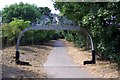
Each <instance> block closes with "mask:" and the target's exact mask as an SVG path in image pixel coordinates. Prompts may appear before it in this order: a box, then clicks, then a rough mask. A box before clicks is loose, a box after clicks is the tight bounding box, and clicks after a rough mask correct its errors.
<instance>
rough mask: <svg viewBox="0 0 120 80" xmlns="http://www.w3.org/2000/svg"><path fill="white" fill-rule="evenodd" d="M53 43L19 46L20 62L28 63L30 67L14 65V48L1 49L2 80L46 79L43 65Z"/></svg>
mask: <svg viewBox="0 0 120 80" xmlns="http://www.w3.org/2000/svg"><path fill="white" fill-rule="evenodd" d="M53 43H54V41H51V42H49V43H45V45H31V46H20V60H21V61H26V62H30V64H31V66H25V65H16V64H15V46H12V47H7V48H5V49H2V77H3V78H46V77H47V75H46V72H45V70H44V68H43V63H44V62H45V61H46V59H47V57H48V55H49V53H50V51H51V50H52V49H53V47H52V45H53Z"/></svg>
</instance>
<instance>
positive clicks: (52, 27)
mask: <svg viewBox="0 0 120 80" xmlns="http://www.w3.org/2000/svg"><path fill="white" fill-rule="evenodd" d="M30 30H82V31H84V32H85V33H86V34H87V35H88V37H89V39H90V42H91V48H92V60H91V61H84V65H85V64H95V50H94V45H93V40H92V37H91V36H90V34H89V33H88V32H87V31H85V30H83V29H80V27H79V26H58V25H52V26H33V27H29V28H26V29H24V30H23V31H21V33H20V35H19V36H18V39H17V44H16V59H15V61H16V64H20V65H29V63H28V62H21V61H20V60H19V57H20V56H19V55H20V54H19V44H20V40H21V38H22V36H23V34H24V33H25V32H27V31H30Z"/></svg>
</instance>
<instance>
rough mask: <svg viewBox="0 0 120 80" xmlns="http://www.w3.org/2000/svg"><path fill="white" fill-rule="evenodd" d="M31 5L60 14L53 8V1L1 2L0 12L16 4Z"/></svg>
mask: <svg viewBox="0 0 120 80" xmlns="http://www.w3.org/2000/svg"><path fill="white" fill-rule="evenodd" d="M20 2H23V3H29V4H36V5H37V6H38V7H49V8H50V9H51V10H52V11H51V12H52V13H56V14H58V13H59V11H56V10H55V9H54V6H53V2H52V0H0V10H1V9H3V8H4V7H5V6H6V5H8V6H9V5H10V4H14V3H20Z"/></svg>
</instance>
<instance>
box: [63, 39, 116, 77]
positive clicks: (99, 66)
mask: <svg viewBox="0 0 120 80" xmlns="http://www.w3.org/2000/svg"><path fill="white" fill-rule="evenodd" d="M61 41H62V42H63V43H64V44H65V46H66V47H67V50H68V55H69V56H70V57H71V58H72V61H73V63H75V64H76V66H79V67H81V68H83V69H85V70H87V71H88V72H89V73H90V74H92V75H94V76H96V77H99V78H118V65H117V63H110V62H109V61H102V60H98V59H97V60H96V64H88V65H83V62H84V61H86V60H91V52H90V51H84V50H83V49H81V48H77V47H75V46H74V44H73V43H72V42H69V41H66V40H64V39H61Z"/></svg>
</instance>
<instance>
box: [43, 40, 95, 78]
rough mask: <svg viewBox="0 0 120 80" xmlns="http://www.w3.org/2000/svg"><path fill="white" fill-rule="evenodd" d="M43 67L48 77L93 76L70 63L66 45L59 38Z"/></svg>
mask: <svg viewBox="0 0 120 80" xmlns="http://www.w3.org/2000/svg"><path fill="white" fill-rule="evenodd" d="M44 69H45V70H46V72H47V77H48V78H95V77H93V76H92V75H90V74H89V73H87V71H85V70H83V69H82V68H80V67H78V66H76V65H74V64H73V63H72V61H71V59H70V57H69V56H68V54H67V49H66V47H64V45H63V44H62V42H61V41H59V40H58V41H56V42H55V44H54V48H53V50H52V51H51V53H50V55H49V56H48V59H47V61H46V62H45V63H44Z"/></svg>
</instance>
